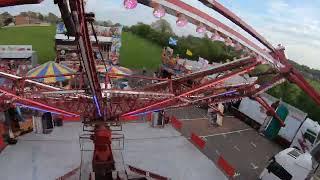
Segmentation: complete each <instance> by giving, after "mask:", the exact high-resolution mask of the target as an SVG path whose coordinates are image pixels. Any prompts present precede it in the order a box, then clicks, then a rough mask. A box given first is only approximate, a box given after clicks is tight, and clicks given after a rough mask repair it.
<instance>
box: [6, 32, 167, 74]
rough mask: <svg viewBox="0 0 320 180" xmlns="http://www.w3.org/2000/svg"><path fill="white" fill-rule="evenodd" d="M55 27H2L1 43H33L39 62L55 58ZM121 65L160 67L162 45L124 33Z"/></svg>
mask: <svg viewBox="0 0 320 180" xmlns="http://www.w3.org/2000/svg"><path fill="white" fill-rule="evenodd" d="M54 35H55V27H54V26H49V27H38V26H37V27H11V28H2V29H0V45H10V44H11V45H32V46H33V49H34V50H35V51H37V52H38V57H39V62H40V63H44V62H46V61H49V60H54V58H55V52H54ZM120 55H121V56H120V63H121V65H123V66H125V67H129V68H142V67H146V68H148V69H154V68H156V67H158V65H159V63H160V57H161V47H159V46H157V45H155V44H153V43H151V42H149V41H147V40H145V39H142V38H139V37H137V36H135V35H133V34H131V33H126V32H124V33H123V34H122V47H121V51H120Z"/></svg>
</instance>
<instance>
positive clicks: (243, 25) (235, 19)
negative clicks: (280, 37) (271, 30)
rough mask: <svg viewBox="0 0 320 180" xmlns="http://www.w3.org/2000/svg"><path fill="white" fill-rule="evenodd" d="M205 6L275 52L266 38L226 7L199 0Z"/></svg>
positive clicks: (206, 0)
mask: <svg viewBox="0 0 320 180" xmlns="http://www.w3.org/2000/svg"><path fill="white" fill-rule="evenodd" d="M199 1H200V2H202V3H203V4H204V5H206V6H208V7H209V8H212V9H214V10H215V11H217V12H218V13H220V14H221V15H223V16H224V17H226V18H227V19H229V20H230V21H232V22H233V23H234V24H236V25H238V26H239V27H241V28H242V29H243V30H245V31H246V32H247V33H249V34H250V35H251V36H252V37H254V38H255V39H257V40H258V41H259V42H260V43H262V44H263V45H264V46H266V47H267V48H268V49H270V50H271V51H274V50H275V49H274V47H273V46H272V45H271V43H269V42H268V41H267V40H266V39H265V38H264V37H262V36H261V35H260V34H259V33H258V32H257V31H256V30H254V29H253V28H252V27H251V26H250V25H249V24H247V23H246V22H244V21H243V20H242V19H241V18H240V17H239V16H237V15H236V14H234V13H233V12H231V11H230V10H229V9H227V8H226V7H225V6H223V5H222V4H220V3H219V2H217V1H214V2H212V1H209V0H199Z"/></svg>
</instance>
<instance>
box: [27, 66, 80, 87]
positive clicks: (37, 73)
mask: <svg viewBox="0 0 320 180" xmlns="http://www.w3.org/2000/svg"><path fill="white" fill-rule="evenodd" d="M75 72H76V71H75V70H73V69H70V68H68V67H66V66H63V65H61V64H58V63H55V62H53V61H49V62H47V63H45V64H42V65H40V66H38V67H36V68H34V69H31V70H30V71H29V72H28V73H27V77H43V76H50V75H55V76H57V75H63V74H69V73H75ZM70 78H71V77H70V76H59V77H49V78H39V79H36V81H39V82H43V83H55V82H61V81H65V80H67V79H70Z"/></svg>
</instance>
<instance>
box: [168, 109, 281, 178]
mask: <svg viewBox="0 0 320 180" xmlns="http://www.w3.org/2000/svg"><path fill="white" fill-rule="evenodd" d="M169 114H172V115H175V116H176V117H177V118H178V119H180V120H182V124H183V128H182V130H181V132H182V134H183V135H184V136H186V137H189V136H190V134H191V132H194V133H196V134H198V135H199V136H202V137H204V138H205V140H206V142H207V143H206V147H205V149H204V150H203V153H204V154H205V155H206V156H207V157H209V158H210V159H211V160H213V161H214V162H217V159H218V157H219V155H220V154H221V155H222V156H223V157H224V158H225V159H226V160H227V161H228V162H229V163H230V164H232V165H233V166H234V167H235V168H236V170H237V172H238V173H239V175H238V176H237V177H236V179H241V180H242V179H243V180H251V179H252V180H255V179H257V177H258V176H259V174H260V173H261V171H262V169H263V168H264V167H265V165H266V162H267V161H268V159H269V158H271V157H272V156H273V155H274V154H276V153H278V152H279V151H281V150H282V148H281V147H280V146H278V145H277V144H276V143H274V142H271V141H269V140H267V139H266V138H264V137H263V136H261V135H259V133H258V132H257V131H255V130H254V129H252V128H251V127H249V126H248V125H246V124H245V123H243V122H242V121H240V120H239V119H237V118H234V117H232V116H226V117H225V118H224V121H223V126H222V127H210V126H209V124H208V120H207V118H206V111H205V110H203V109H200V108H194V107H188V108H180V109H178V110H176V111H174V112H169Z"/></svg>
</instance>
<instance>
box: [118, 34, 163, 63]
mask: <svg viewBox="0 0 320 180" xmlns="http://www.w3.org/2000/svg"><path fill="white" fill-rule="evenodd" d="M161 52H162V48H161V47H160V46H158V45H156V44H154V43H152V42H150V41H148V40H145V39H143V38H140V37H138V36H136V35H134V34H132V33H128V32H124V33H122V46H121V50H120V63H121V65H123V66H125V67H129V68H135V69H137V68H139V69H141V68H143V67H145V68H147V69H156V68H157V67H159V64H160V63H161Z"/></svg>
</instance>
